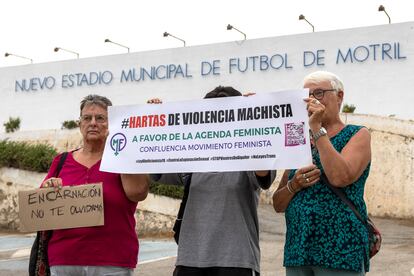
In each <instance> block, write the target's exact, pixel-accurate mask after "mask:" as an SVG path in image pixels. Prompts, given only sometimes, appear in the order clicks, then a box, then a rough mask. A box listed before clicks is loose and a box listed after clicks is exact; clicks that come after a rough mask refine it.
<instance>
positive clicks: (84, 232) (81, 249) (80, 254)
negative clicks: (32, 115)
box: [42, 95, 148, 276]
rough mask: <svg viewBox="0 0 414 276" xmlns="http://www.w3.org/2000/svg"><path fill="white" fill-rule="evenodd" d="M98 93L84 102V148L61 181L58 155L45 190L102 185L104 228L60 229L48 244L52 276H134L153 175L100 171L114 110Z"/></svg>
mask: <svg viewBox="0 0 414 276" xmlns="http://www.w3.org/2000/svg"><path fill="white" fill-rule="evenodd" d="M110 105H112V103H111V101H110V100H109V99H107V98H105V97H102V96H98V95H89V96H87V97H85V98H84V99H83V100H82V101H81V104H80V122H79V127H80V132H81V134H82V138H83V147H82V148H80V149H77V150H74V151H72V152H69V153H68V155H67V158H66V160H65V161H64V164H63V167H62V169H61V170H60V173H59V176H58V177H52V176H54V175H55V171H56V168H57V166H58V163H59V160H60V157H61V155H59V156H57V157H56V158H55V159H54V160H53V163H52V165H51V167H50V169H49V173H48V175H47V176H46V178H45V181H44V182H43V183H42V187H52V186H53V187H61V186H76V185H82V184H86V183H99V182H101V183H102V189H103V202H104V219H105V224H104V225H103V226H95V227H82V228H72V229H63V230H54V231H53V234H52V237H51V239H50V241H49V246H48V260H49V265H50V271H51V275H85V276H86V275H88V276H89V275H133V269H134V268H135V266H136V264H137V258H138V239H137V235H136V232H135V218H134V214H135V210H136V207H137V203H138V202H139V201H142V200H144V199H145V198H146V196H147V193H148V177H147V176H146V175H139V174H135V175H134V174H116V173H108V172H102V171H100V170H99V166H100V163H101V158H102V154H103V151H104V146H105V141H106V137H107V135H108V106H110Z"/></svg>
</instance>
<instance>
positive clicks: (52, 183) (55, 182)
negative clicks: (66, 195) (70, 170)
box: [40, 177, 63, 190]
mask: <svg viewBox="0 0 414 276" xmlns="http://www.w3.org/2000/svg"><path fill="white" fill-rule="evenodd" d="M62 186H63V182H62V178H56V177H51V178H49V179H46V180H45V181H43V183H42V185H40V188H52V187H54V188H55V190H60V189H62Z"/></svg>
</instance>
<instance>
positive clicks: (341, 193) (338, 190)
mask: <svg viewBox="0 0 414 276" xmlns="http://www.w3.org/2000/svg"><path fill="white" fill-rule="evenodd" d="M321 180H322V182H323V183H325V184H326V186H328V188H329V189H331V191H332V192H334V193H335V194H336V195H337V196H338V197H339V198H340V199H341V200H342V201H343V202H344V203H345V204H346V205H348V206H349V208H351V210H352V212H354V214H355V216H356V217H357V218H358V219H359V220H360V221H361V222H362V223H363V224H364V225H365V226H368V225H367V222H366V221H365V220H364V219H363V218H362V216H361V214H360V213H359V212H358V210H357V209H356V207H355V205H354V203H352V201H350V200H349V199H348V197H347V196H346V194H345V192H344V191H343V190H342V189H341V188H337V187H334V186H332V184H331V183H330V182H329V180H328V177H326V174H325V173H322V174H321Z"/></svg>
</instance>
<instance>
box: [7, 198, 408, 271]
mask: <svg viewBox="0 0 414 276" xmlns="http://www.w3.org/2000/svg"><path fill="white" fill-rule="evenodd" d="M259 219H260V227H261V234H260V243H261V244H260V245H261V249H262V262H261V266H262V273H261V275H262V276H271V275H272V276H273V275H285V270H284V268H283V266H282V262H283V245H284V233H285V222H284V217H283V215H280V214H276V213H275V212H274V211H273V209H272V207H271V206H267V205H264V206H261V207H260V209H259ZM374 221H375V222H376V224H378V226H379V228H380V230H381V232H382V233H383V244H382V248H381V251H380V253H378V255H377V256H375V257H374V258H373V259H372V260H371V272H370V273H368V274H367V275H375V276H405V275H407V276H412V275H414V221H406V220H390V219H374ZM7 235H10V233H9V234H7ZM7 235H5V234H3V235H1V234H0V241H1V243H0V276H10V275H13V276H23V275H27V272H26V271H27V270H26V267H27V254H28V249H27V247H28V246H30V244H31V240H32V237H31V238H30V237H29V238H27V237H26V236H24V235H21V236H20V237H18V238H16V239H15V240H11V239H7V240H8V244H6V243H5V242H4V241H5V240H6V239H4V237H7ZM9 237H10V236H9ZM145 242H146V241H145ZM10 243H12V244H10ZM143 243H144V242H143ZM11 249H12V250H11ZM166 251H168V253H167V254H165V252H166ZM174 251H175V247H174V246H173V245H172V243H171V242H167V243H165V242H161V243H147V245H146V246H145V253H144V246H142V252H141V253H142V254H143V255H144V254H145V258H143V259H142V258H141V256H140V259H142V261H141V264H140V265H139V266H138V268H137V269H136V270H135V275H139V276H171V275H172V271H173V269H174V263H175V258H174V257H168V256H171V255H174Z"/></svg>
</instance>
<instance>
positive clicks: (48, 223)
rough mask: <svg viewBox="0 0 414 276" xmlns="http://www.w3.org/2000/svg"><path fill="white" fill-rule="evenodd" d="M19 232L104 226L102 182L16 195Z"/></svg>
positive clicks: (44, 189) (42, 189) (37, 190)
mask: <svg viewBox="0 0 414 276" xmlns="http://www.w3.org/2000/svg"><path fill="white" fill-rule="evenodd" d="M19 217H20V231H21V232H34V231H39V230H52V229H67V228H76V227H85V226H98V225H104V204H103V190H102V183H95V184H85V185H78V186H66V187H63V188H62V189H61V190H58V191H55V189H54V188H41V189H35V190H29V191H20V192H19Z"/></svg>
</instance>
